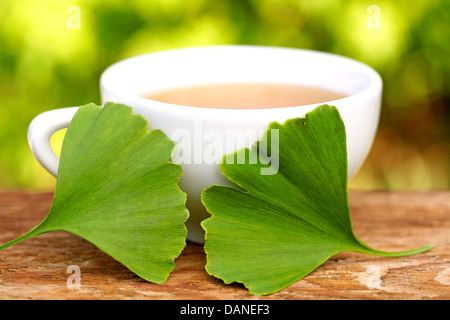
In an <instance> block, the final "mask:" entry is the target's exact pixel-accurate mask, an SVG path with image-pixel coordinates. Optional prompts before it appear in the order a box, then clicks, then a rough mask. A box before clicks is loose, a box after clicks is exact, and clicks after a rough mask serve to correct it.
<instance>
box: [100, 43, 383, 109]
mask: <svg viewBox="0 0 450 320" xmlns="http://www.w3.org/2000/svg"><path fill="white" fill-rule="evenodd" d="M211 49H213V50H221V49H225V50H230V49H231V50H234V49H236V50H271V51H279V52H283V51H284V52H289V51H290V52H297V53H306V54H313V55H317V56H321V57H322V58H333V59H340V60H342V61H345V62H347V63H351V64H352V65H354V66H357V67H358V68H359V70H360V71H362V73H364V74H366V75H368V76H369V78H370V84H369V85H368V86H367V87H366V88H364V89H363V90H361V91H359V92H356V93H354V94H351V95H349V96H346V97H344V98H340V99H336V100H331V101H326V102H319V103H314V104H307V105H300V106H288V107H277V108H251V109H250V108H249V109H231V108H228V109H227V108H206V107H196V106H186V105H179V104H172V103H167V102H161V101H156V100H151V99H147V98H144V97H142V96H140V95H138V94H136V93H131V92H127V91H126V90H120V89H118V88H111V86H110V77H112V75H114V72H113V71H114V70H115V69H116V68H117V67H120V66H122V65H124V64H128V63H130V62H134V61H136V60H140V59H149V58H152V57H155V56H157V55H164V54H167V53H176V52H179V53H182V52H183V51H197V50H198V51H203V50H211ZM111 74H112V75H111ZM382 86H383V84H382V79H381V76H380V75H379V73H378V72H377V71H375V70H374V69H373V68H372V67H370V66H369V65H367V64H365V63H363V62H361V61H358V60H355V59H352V58H349V57H345V56H342V55H338V54H335V53H330V52H324V51H317V50H311V49H302V48H291V47H279V46H261V45H206V46H194V47H185V48H176V49H169V50H162V51H155V52H150V53H144V54H140V55H136V56H133V57H129V58H125V59H122V60H120V61H118V62H115V63H113V64H112V65H110V66H109V67H107V68H106V69H105V70H104V71H103V72H102V74H101V76H100V89H101V94H102V96H103V94H104V93H105V92H114V94H113V95H114V96H117V97H119V100H120V101H121V103H124V104H130V105H139V106H144V107H147V108H150V109H154V108H155V107H157V108H161V110H165V111H170V112H174V113H177V114H180V113H182V114H185V113H186V114H190V115H192V114H193V113H197V114H203V115H205V114H208V113H210V112H213V113H217V112H220V113H221V114H223V115H224V116H236V115H235V114H236V113H238V114H240V115H244V114H247V113H250V114H251V113H255V112H258V113H263V112H264V113H272V112H283V111H289V112H291V111H296V110H298V109H301V110H302V111H303V112H305V110H312V109H314V108H315V107H317V106H320V105H323V104H329V105H334V104H335V102H336V101H339V102H340V104H343V103H347V102H351V101H353V100H355V99H360V98H361V97H362V96H364V95H374V94H376V93H378V92H380V91H381V89H382ZM104 102H106V101H104Z"/></svg>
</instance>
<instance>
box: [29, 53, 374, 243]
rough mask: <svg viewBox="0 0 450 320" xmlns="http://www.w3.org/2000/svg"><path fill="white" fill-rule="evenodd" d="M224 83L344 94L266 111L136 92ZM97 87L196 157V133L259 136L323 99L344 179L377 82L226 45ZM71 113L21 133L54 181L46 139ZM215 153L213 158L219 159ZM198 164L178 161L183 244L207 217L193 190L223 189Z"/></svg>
mask: <svg viewBox="0 0 450 320" xmlns="http://www.w3.org/2000/svg"><path fill="white" fill-rule="evenodd" d="M229 82H251V83H255V82H265V83H267V82H270V83H273V82H275V83H287V84H300V85H308V86H318V87H322V88H325V89H330V90H333V91H338V92H342V93H344V94H346V95H348V97H346V98H343V99H339V100H335V101H323V102H322V103H316V104H312V105H306V106H295V107H286V108H273V109H215V108H197V107H189V106H182V105H173V104H168V103H162V102H157V101H152V100H149V99H146V98H143V97H142V95H143V94H148V93H151V92H157V91H160V90H166V89H170V88H177V87H184V86H191V85H199V84H212V83H229ZM100 89H101V97H102V102H106V101H113V102H117V103H122V104H125V105H128V106H130V107H132V108H133V109H134V112H135V113H137V114H141V115H142V116H144V117H145V118H146V119H147V120H148V122H149V128H150V129H151V130H152V129H161V130H162V131H163V132H164V133H165V134H166V135H167V136H168V137H169V138H172V139H174V138H177V137H178V138H179V134H178V133H180V132H184V133H186V134H189V135H190V136H191V137H193V139H194V142H193V143H194V144H196V145H197V147H199V146H200V147H199V148H200V152H201V151H202V150H204V148H205V147H206V146H207V144H203V143H199V141H198V139H200V138H201V137H199V136H198V134H199V130H201V132H206V131H208V130H211V129H214V130H215V131H214V132H216V133H217V132H218V133H220V134H223V136H225V135H226V134H227V132H229V131H230V130H234V129H236V130H242V129H244V131H246V132H249V130H259V131H262V130H263V129H266V128H267V126H268V124H269V123H270V122H273V121H278V122H280V123H283V122H284V121H285V120H287V119H290V118H296V117H303V116H305V114H306V113H307V112H309V111H311V110H313V109H314V108H315V107H317V106H319V105H321V104H323V103H325V102H326V103H327V104H330V105H334V106H336V107H337V109H338V110H339V112H340V115H341V117H342V119H343V121H344V124H345V128H346V133H347V152H348V174H349V179H350V178H351V177H352V176H353V175H354V174H355V173H356V171H357V170H358V169H359V167H360V166H361V165H362V163H363V161H364V159H365V157H366V156H367V154H368V152H369V150H370V148H371V145H372V142H373V139H374V136H375V133H376V130H377V126H378V120H379V114H380V106H381V93H382V81H381V78H380V76H379V75H378V73H377V72H376V71H374V70H373V69H372V68H370V67H369V66H367V65H365V64H363V63H361V62H358V61H355V60H352V59H349V58H345V57H341V56H337V55H334V54H329V53H323V52H317V51H310V50H300V49H290V48H279V47H262V46H238V45H232V46H206V47H193V48H185V49H177V50H170V51H163V52H156V53H150V54H145V55H141V56H137V57H134V58H130V59H126V60H123V61H120V62H118V63H116V64H114V65H112V66H110V67H109V68H108V69H107V70H105V71H104V73H103V74H102V76H101V79H100ZM77 109H78V108H77V107H72V108H64V109H56V110H51V111H48V112H45V113H42V114H40V115H38V116H37V117H36V118H35V119H34V120H33V121H32V122H31V124H30V127H29V130H28V141H29V145H30V148H31V150H32V152H33V154H34V155H35V157H36V159H37V160H38V161H39V162H40V163H41V164H42V166H44V168H46V169H47V170H48V171H49V172H50V173H52V174H53V175H55V176H56V175H57V168H58V161H59V159H58V157H57V156H56V155H55V154H54V153H53V151H52V149H51V146H50V138H51V136H52V135H53V133H54V132H56V131H57V130H60V129H62V128H65V127H67V126H68V125H69V123H70V121H71V119H72V117H73V115H74V114H75V112H76V111H77ZM199 128H200V129H199ZM180 130H181V131H180ZM247 138H248V139H250V140H248V141H247V142H248V143H250V144H251V143H253V142H254V141H251V139H255V138H254V136H249V137H247ZM195 139H197V140H195ZM175 140H176V139H175ZM246 145H247V144H246ZM239 147H241V146H239V145H236V146H234V148H233V146H231V147H228V146H227V147H225V149H224V150H223V153H224V154H227V153H230V152H232V151H235V150H233V149H237V148H239ZM197 149H198V148H197ZM194 151H195V150H194ZM80 156H82V155H80ZM217 156H218V157H220V158H221V155H220V154H218V155H217ZM193 157H195V155H194V156H193ZM198 159H200V161H198ZM198 159H197V161H192V163H190V164H189V163H181V165H182V168H183V176H182V177H181V179H180V187H181V189H182V190H183V191H185V192H186V193H187V196H188V200H187V207H188V209H189V211H190V218H189V220H188V221H187V223H186V225H187V228H188V240H190V241H192V242H196V243H203V242H204V232H203V229H202V228H201V225H200V222H201V221H202V220H203V219H205V218H206V217H208V214H207V212H206V210H205V209H204V207H203V205H202V203H201V200H200V196H201V192H202V191H203V189H205V188H206V187H208V186H210V185H212V184H219V185H223V184H228V182H227V180H226V179H225V178H224V177H223V175H222V174H221V172H220V169H219V167H218V165H217V163H206V162H205V161H201V157H200V158H198Z"/></svg>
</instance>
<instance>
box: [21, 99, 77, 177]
mask: <svg viewBox="0 0 450 320" xmlns="http://www.w3.org/2000/svg"><path fill="white" fill-rule="evenodd" d="M77 110H78V107H70V108H63V109H55V110H50V111H47V112H44V113H41V114H39V115H38V116H36V118H34V119H33V120H32V121H31V123H30V126H29V127H28V134H27V136H28V145H29V146H30V149H31V152H32V153H33V155H34V157H35V158H36V159H37V161H39V163H40V164H41V165H42V166H43V167H44V168H45V169H46V170H47V171H48V172H50V173H51V174H52V175H54V176H55V177H57V176H58V164H59V158H58V156H57V155H56V154H55V153H54V152H53V150H52V147H51V145H50V138H51V137H52V135H53V134H54V133H55V132H56V131H58V130H61V129H64V128H67V127H68V126H69V124H70V121H72V118H73V116H74V115H75V113H76V112H77Z"/></svg>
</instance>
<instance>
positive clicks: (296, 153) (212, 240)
mask: <svg viewBox="0 0 450 320" xmlns="http://www.w3.org/2000/svg"><path fill="white" fill-rule="evenodd" d="M274 130H275V131H274ZM276 130H278V131H276ZM274 132H276V133H277V135H276V136H275V135H274ZM275 137H276V138H277V139H275ZM274 144H276V145H275V146H276V147H275V148H274V147H273V146H274ZM267 150H269V151H271V150H272V154H270V157H269V154H268V153H267V152H266V151H267ZM274 150H275V152H274ZM277 150H278V152H276V151H277ZM234 157H237V158H241V159H255V158H257V157H258V158H259V159H260V161H257V163H256V164H251V163H249V162H250V161H246V162H245V161H241V162H240V163H241V164H233V163H229V162H230V161H229V159H233V157H230V156H229V155H228V156H225V157H224V161H223V163H222V164H221V165H220V168H221V170H222V172H223V173H224V175H225V176H226V177H227V178H228V179H229V180H230V181H232V182H234V183H235V184H237V185H238V186H239V187H241V188H239V189H238V188H231V187H225V186H211V187H209V188H207V189H205V190H204V191H203V194H202V201H203V204H204V205H205V207H206V208H207V210H208V212H209V213H210V214H211V217H210V218H208V219H206V220H204V221H203V222H202V226H203V228H204V229H205V231H206V235H205V239H206V241H205V252H206V254H207V264H206V270H207V272H208V273H209V274H211V275H213V276H216V277H218V278H221V279H223V280H224V282H225V283H231V282H241V283H243V284H244V285H245V286H246V287H247V288H248V289H249V292H250V293H251V294H258V295H263V294H269V293H273V292H276V291H279V290H281V289H283V288H285V287H286V286H288V285H290V284H292V283H294V282H296V281H298V280H299V279H301V278H302V277H304V276H306V275H308V274H309V273H310V272H312V271H313V270H314V269H316V268H317V267H318V266H320V265H321V264H322V263H324V262H325V261H326V260H327V259H329V258H330V257H331V256H333V255H335V254H337V253H339V252H343V251H355V252H361V253H367V254H375V255H381V256H391V257H393V256H404V255H411V254H415V253H419V252H423V251H426V250H428V249H430V248H431V246H427V247H423V248H421V249H416V250H411V251H403V252H392V253H391V252H383V251H378V250H374V249H372V248H370V247H369V246H367V245H366V244H364V243H363V242H362V241H361V240H359V239H358V238H357V237H356V236H355V234H354V233H353V229H352V224H351V218H350V210H349V204H348V194H347V149H346V135H345V127H344V123H343V122H342V119H341V117H340V115H339V112H338V111H337V109H336V108H334V107H331V106H327V105H324V106H321V107H318V108H316V109H315V110H314V111H312V112H310V113H309V114H307V116H306V118H304V119H300V118H297V119H292V120H288V121H286V122H285V123H284V124H283V125H281V124H279V123H276V122H274V123H272V124H270V126H269V129H268V130H267V132H266V136H265V138H263V139H262V140H261V141H259V143H257V144H255V145H254V146H253V147H252V148H251V149H250V150H249V149H241V150H239V151H238V152H236V153H235V154H234ZM276 158H278V161H279V164H278V171H277V172H276V173H275V174H261V173H262V171H261V169H262V168H264V167H267V165H266V164H267V163H268V162H269V161H270V160H271V159H272V160H273V159H276ZM227 162H228V163H227ZM243 162H245V163H243Z"/></svg>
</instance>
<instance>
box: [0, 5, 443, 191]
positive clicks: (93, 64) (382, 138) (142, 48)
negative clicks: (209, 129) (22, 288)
mask: <svg viewBox="0 0 450 320" xmlns="http://www.w3.org/2000/svg"><path fill="white" fill-rule="evenodd" d="M73 5H75V7H74V6H73ZM374 5H375V6H376V7H373V6H374ZM370 6H372V7H370ZM74 9H75V10H74ZM77 9H79V12H78V11H77ZM211 44H257V45H269V46H286V47H297V48H307V49H314V50H320V51H327V52H334V53H337V54H341V55H344V56H348V57H352V58H355V59H358V60H360V61H363V62H365V63H367V64H369V65H370V66H372V67H374V68H375V69H376V70H377V71H378V72H379V73H380V74H381V76H382V78H383V81H384V96H383V107H382V115H381V123H380V127H379V130H378V134H377V136H376V139H375V142H374V145H373V148H372V150H371V152H370V154H369V156H368V159H367V160H366V162H365V164H364V165H363V167H362V168H361V170H360V171H359V173H358V174H357V175H356V177H355V178H354V179H353V180H352V181H351V183H350V188H357V189H363V190H368V189H375V188H382V189H391V190H404V189H415V190H430V189H448V188H449V186H450V169H449V159H450V142H449V140H450V139H449V128H450V111H449V104H450V90H449V89H450V85H449V84H450V82H449V75H450V1H448V0H440V1H439V0H435V1H432V0H428V1H399V0H397V1H361V0H357V1H356V0H341V1H337V0H324V1H299V0H295V1H294V0H224V1H207V0H192V1H186V0H151V1H148V0H128V1H119V0H115V1H113V0H108V1H106V0H85V1H81V0H80V1H76V0H71V1H65V0H40V1H36V0H1V1H0V189H27V190H42V191H50V190H53V188H54V184H55V179H54V178H53V177H52V176H51V175H50V174H48V173H47V172H46V171H45V170H44V169H42V168H41V167H40V165H39V164H38V163H37V161H36V160H35V159H34V157H33V156H32V154H31V152H30V151H29V148H28V144H27V138H26V133H27V128H28V125H29V123H30V121H31V120H32V119H33V118H34V117H35V116H36V115H38V114H39V113H41V112H44V111H46V110H50V109H55V108H61V107H68V106H76V105H82V104H85V103H88V102H95V103H97V104H100V97H99V88H98V82H99V77H100V74H101V73H102V71H103V70H104V69H105V68H106V67H108V66H109V65H110V64H112V63H114V62H116V61H118V60H121V59H124V58H127V57H130V56H134V55H138V54H142V53H147V52H153V51H159V50H166V49H172V48H180V47H188V46H197V45H211ZM62 136H63V134H62V133H59V134H56V135H55V136H54V138H53V142H52V143H53V144H54V146H55V149H58V146H59V145H60V143H61V140H62Z"/></svg>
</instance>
